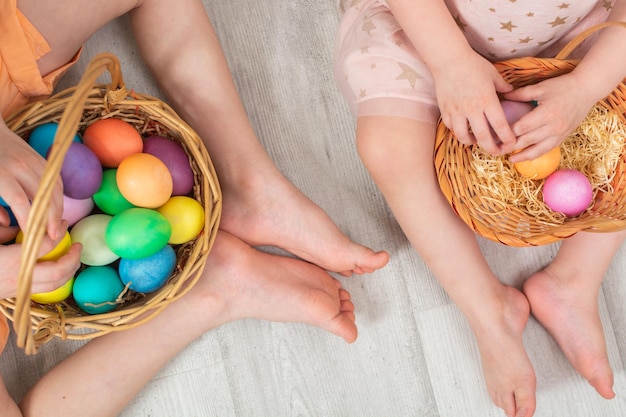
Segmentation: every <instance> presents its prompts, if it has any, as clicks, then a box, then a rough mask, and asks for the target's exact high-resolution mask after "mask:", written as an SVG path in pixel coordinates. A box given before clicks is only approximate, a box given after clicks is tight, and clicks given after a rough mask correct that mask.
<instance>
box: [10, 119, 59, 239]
mask: <svg viewBox="0 0 626 417" xmlns="http://www.w3.org/2000/svg"><path fill="white" fill-rule="evenodd" d="M45 164H46V161H45V159H44V158H42V157H41V156H40V155H39V154H38V153H37V152H36V151H35V150H33V149H32V148H31V147H30V146H29V145H28V144H27V143H26V142H25V141H24V140H23V139H22V138H20V137H19V136H18V135H16V134H15V133H13V132H11V131H10V130H9V129H8V128H7V127H6V125H5V124H4V122H3V121H2V120H1V119H0V196H1V197H2V198H3V199H4V201H5V203H6V204H7V205H8V206H9V207H11V210H12V211H13V214H14V215H15V218H16V219H17V222H18V224H19V225H20V228H22V229H25V228H26V221H27V219H28V212H29V210H30V203H31V201H32V200H33V198H34V197H35V194H36V193H37V189H38V187H39V182H40V180H41V176H42V174H43V171H44V168H45ZM62 214H63V189H62V185H61V180H60V179H59V180H58V182H57V183H56V185H55V186H54V190H53V194H52V200H51V202H50V207H49V211H48V221H47V227H46V228H47V232H48V236H50V237H51V238H52V239H55V238H58V237H60V236H62V233H61V232H62V231H63V230H62V229H63V228H62V226H61V216H62ZM0 225H3V226H8V223H6V220H5V219H4V216H2V217H0Z"/></svg>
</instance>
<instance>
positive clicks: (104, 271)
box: [72, 266, 124, 314]
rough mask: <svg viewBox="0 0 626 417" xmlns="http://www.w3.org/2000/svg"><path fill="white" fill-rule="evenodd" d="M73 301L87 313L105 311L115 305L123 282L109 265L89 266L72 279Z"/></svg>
mask: <svg viewBox="0 0 626 417" xmlns="http://www.w3.org/2000/svg"><path fill="white" fill-rule="evenodd" d="M72 291H73V295H74V301H76V304H77V305H78V307H80V309H81V310H83V311H85V312H86V313H89V314H101V313H107V312H109V311H111V310H113V309H115V307H117V302H116V300H117V298H118V297H119V295H120V294H121V293H122V291H124V284H122V281H121V280H120V276H119V275H118V273H117V271H116V270H115V269H114V268H112V267H110V266H90V267H87V268H85V269H84V270H82V271H81V272H80V273H79V274H78V275H77V276H76V279H75V280H74V289H73V290H72Z"/></svg>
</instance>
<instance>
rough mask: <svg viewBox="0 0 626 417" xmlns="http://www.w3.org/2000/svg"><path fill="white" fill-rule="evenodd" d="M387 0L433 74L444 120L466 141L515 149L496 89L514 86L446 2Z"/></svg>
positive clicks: (489, 149)
mask: <svg viewBox="0 0 626 417" xmlns="http://www.w3.org/2000/svg"><path fill="white" fill-rule="evenodd" d="M388 4H389V7H390V9H391V11H392V12H393V14H394V16H395V17H396V19H397V20H398V23H400V25H401V26H402V28H403V30H404V32H405V33H406V35H407V36H408V38H409V39H410V40H411V42H412V44H413V45H414V46H415V48H416V49H417V51H418V52H419V54H420V56H421V57H422V58H423V59H424V61H425V63H426V65H427V66H428V68H429V69H430V70H431V72H432V74H433V77H434V80H435V88H436V92H437V101H438V104H439V109H440V111H441V118H442V121H443V123H444V124H445V125H446V126H448V128H450V129H452V130H453V131H454V133H455V135H456V137H457V138H458V140H459V141H460V142H462V143H464V144H472V143H478V144H479V145H480V146H481V147H482V148H484V149H485V150H486V151H487V152H489V153H491V154H494V155H497V154H503V153H507V152H508V151H510V150H511V149H512V147H513V145H514V144H515V136H514V134H513V132H512V130H511V127H510V126H509V124H508V123H507V121H506V118H505V116H504V112H503V111H502V107H501V106H500V100H499V98H498V96H497V93H507V92H510V91H511V90H512V87H511V86H510V85H509V84H508V83H506V82H505V81H504V80H503V79H502V77H501V76H500V74H498V72H497V70H496V69H495V68H494V67H493V65H492V64H491V63H490V62H489V61H488V60H486V59H485V58H483V57H482V56H480V55H479V54H478V53H476V52H475V51H474V50H472V48H471V47H470V46H469V44H468V43H467V40H466V39H465V37H464V36H463V34H462V33H461V31H460V30H459V28H458V26H457V25H456V23H455V21H454V19H453V18H452V16H451V15H450V12H449V11H448V8H447V7H446V5H445V3H444V2H443V1H442V0H436V1H433V0H389V1H388ZM433 39H436V41H433ZM459 62H462V63H463V65H459ZM490 126H491V127H492V128H493V130H494V131H495V133H496V135H497V138H496V137H494V136H493V135H492V134H491V132H490ZM498 138H499V139H498Z"/></svg>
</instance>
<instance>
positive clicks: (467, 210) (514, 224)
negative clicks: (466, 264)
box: [434, 22, 626, 247]
mask: <svg viewBox="0 0 626 417" xmlns="http://www.w3.org/2000/svg"><path fill="white" fill-rule="evenodd" d="M613 25H618V26H623V27H626V23H622V22H607V23H605V24H601V25H598V26H596V27H592V28H590V29H589V30H587V31H585V32H583V33H582V34H581V35H579V37H578V38H577V39H574V40H573V41H572V42H571V43H570V45H568V46H566V48H564V51H562V52H561V53H560V54H559V55H557V57H555V58H538V57H523V58H513V59H509V60H505V61H500V62H496V63H494V66H495V68H496V69H497V70H498V71H499V73H500V74H501V75H502V77H503V78H504V80H505V81H507V82H509V83H511V84H512V85H513V86H514V87H515V88H518V87H521V86H524V85H529V84H535V83H537V82H539V81H541V80H544V79H547V78H551V77H556V76H559V75H562V74H566V73H569V72H570V71H572V70H573V69H574V68H575V67H576V65H577V64H578V63H579V60H576V59H568V58H567V56H568V55H569V53H570V52H571V50H573V49H574V48H575V46H576V45H578V44H579V43H580V42H582V40H583V39H584V38H585V37H586V36H589V35H590V34H591V33H594V32H596V31H597V30H600V29H602V28H605V27H608V26H613ZM597 105H598V106H602V107H604V108H606V109H609V110H612V111H614V112H615V113H616V114H617V115H619V118H620V119H621V121H622V122H624V123H626V79H624V80H623V81H622V82H621V83H620V84H619V85H618V86H617V87H616V88H615V89H614V90H613V91H612V92H611V93H610V94H609V95H608V96H607V97H606V98H604V99H603V100H600V101H599V102H598V103H597ZM473 146H475V145H472V146H464V145H462V144H460V143H459V142H458V140H456V138H454V133H453V132H452V131H451V130H450V129H448V128H447V127H446V126H445V125H444V124H443V122H442V121H441V120H439V122H438V125H437V132H436V139H435V150H434V160H435V168H436V171H437V177H438V180H439V185H440V188H441V191H442V193H443V194H444V196H445V198H446V199H447V201H448V203H449V204H450V206H451V208H452V209H453V210H454V211H455V212H456V213H457V215H458V216H459V217H461V219H462V220H463V221H464V222H465V223H466V224H467V225H468V226H469V227H470V228H471V229H472V230H473V231H474V232H475V233H476V234H478V235H480V236H483V237H485V238H488V239H490V240H493V241H496V242H500V243H503V244H506V245H510V246H520V247H521V246H538V245H546V244H550V243H554V242H557V241H559V240H562V239H565V238H568V237H571V236H573V235H574V234H576V233H578V232H580V231H588V232H613V231H617V230H622V229H624V228H626V207H625V206H624V203H623V202H622V200H623V198H621V194H617V192H616V193H613V194H608V193H598V196H597V197H596V200H595V202H594V204H593V206H592V207H591V208H590V209H589V210H587V211H586V212H584V213H583V214H581V215H580V216H578V217H575V218H570V219H567V220H566V221H565V222H564V223H562V224H545V223H540V222H537V221H536V220H535V219H533V218H530V217H529V216H524V215H523V213H522V211H521V210H519V209H517V208H516V207H510V206H506V205H505V206H506V207H505V209H504V210H503V209H502V208H501V207H500V208H498V209H495V208H494V209H493V211H490V210H489V204H487V203H485V200H486V199H488V197H489V196H476V195H475V194H473V193H472V191H470V190H469V189H470V188H471V187H469V186H468V184H471V183H472V181H476V178H475V177H474V176H473V174H472V172H470V168H469V165H471V164H470V163H469V161H470V159H471V155H472V147H473ZM612 186H613V189H614V190H616V191H619V192H620V193H621V192H626V150H625V151H624V152H623V153H622V155H621V157H620V159H619V161H618V167H617V168H616V175H615V179H614V181H613V183H612ZM476 200H481V201H480V202H479V203H478V202H476ZM502 204H503V205H504V203H502Z"/></svg>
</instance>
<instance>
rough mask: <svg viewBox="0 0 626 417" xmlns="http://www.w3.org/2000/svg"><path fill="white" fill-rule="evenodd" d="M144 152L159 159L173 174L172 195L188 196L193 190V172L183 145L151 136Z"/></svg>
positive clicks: (147, 139) (145, 142)
mask: <svg viewBox="0 0 626 417" xmlns="http://www.w3.org/2000/svg"><path fill="white" fill-rule="evenodd" d="M143 151H144V152H145V153H149V154H151V155H154V156H156V157H157V158H159V159H160V160H161V161H162V162H163V163H164V164H165V166H167V169H169V171H170V174H172V181H173V185H174V186H173V190H172V195H187V194H189V193H190V192H191V189H192V188H193V171H192V170H191V165H190V164H189V157H188V156H187V154H186V153H185V150H184V149H183V147H182V145H180V144H179V143H177V142H174V141H173V140H171V139H167V138H164V137H161V136H150V137H149V138H146V139H145V140H144V143H143Z"/></svg>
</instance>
